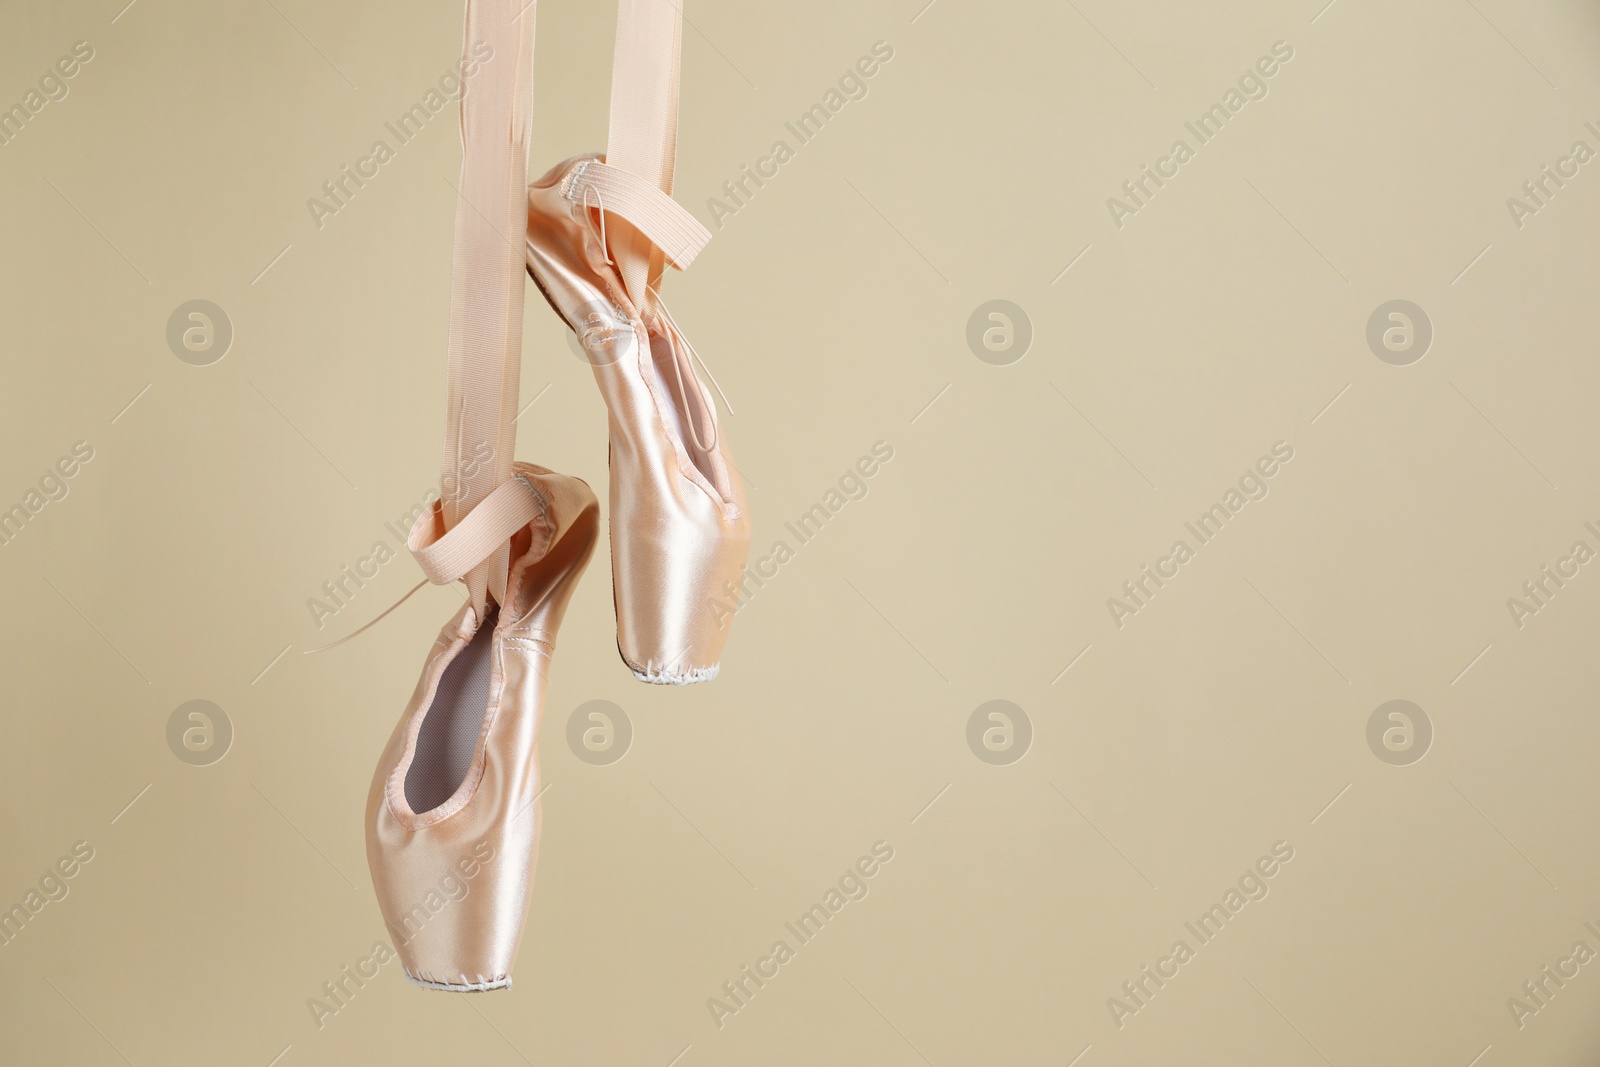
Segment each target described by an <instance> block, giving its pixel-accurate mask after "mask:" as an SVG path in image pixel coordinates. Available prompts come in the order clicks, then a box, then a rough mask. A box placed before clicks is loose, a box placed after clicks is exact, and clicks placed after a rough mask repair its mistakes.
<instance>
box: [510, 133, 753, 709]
mask: <svg viewBox="0 0 1600 1067" xmlns="http://www.w3.org/2000/svg"><path fill="white" fill-rule="evenodd" d="M606 213H615V214H616V215H618V216H620V217H622V218H624V219H626V220H627V221H628V222H629V223H631V224H633V225H635V226H637V227H638V228H639V230H640V231H641V232H644V233H646V234H647V235H648V236H649V237H650V238H651V239H652V240H654V241H656V243H657V244H658V245H659V246H660V247H661V248H662V249H663V250H664V251H665V252H666V253H667V258H668V261H669V262H672V263H673V264H674V265H676V266H680V267H682V266H687V261H688V260H689V259H692V258H693V255H694V253H695V252H697V251H698V250H699V246H701V245H703V243H704V241H705V240H707V239H709V237H710V234H709V233H706V232H705V228H704V227H702V226H701V225H700V224H699V223H698V222H697V221H696V220H695V219H694V217H693V216H692V215H690V214H689V213H688V212H686V211H684V210H683V209H682V208H681V207H679V206H678V205H677V204H676V203H675V202H673V200H672V198H671V197H669V196H667V195H666V194H664V193H661V192H660V191H659V190H657V189H654V188H653V187H649V186H646V185H645V184H643V183H641V182H639V181H638V180H637V179H635V178H632V177H631V176H630V175H628V174H626V173H625V172H622V171H621V170H619V169H618V168H614V167H609V166H607V165H606V164H605V163H604V162H603V160H602V159H601V158H600V157H599V156H580V157H577V158H574V159H570V160H567V161H566V162H565V163H562V164H560V165H558V166H557V167H555V168H554V169H553V170H551V171H550V172H549V173H548V174H546V175H545V176H544V177H542V178H540V179H539V180H538V181H535V182H533V183H532V184H530V186H529V187H528V238H527V261H528V273H529V274H531V275H532V276H533V279H534V281H535V282H536V283H537V284H538V286H539V289H540V291H541V292H543V293H544V296H545V299H546V300H547V301H549V303H550V306H551V307H552V308H554V309H555V312H556V314H558V315H560V316H561V318H562V319H563V320H564V321H565V322H566V323H567V325H568V326H569V327H571V328H572V330H573V332H574V333H575V334H576V335H577V337H578V340H579V341H580V343H581V344H582V346H583V349H584V352H585V354H586V355H587V358H588V360H589V362H590V364H591V365H592V366H593V368H594V376H595V381H596V382H598V383H599V385H600V393H601V395H602V397H604V399H605V402H606V407H607V409H608V411H609V413H610V441H611V444H610V464H611V516H610V523H611V574H612V591H613V597H614V599H615V603H616V613H617V651H618V652H619V653H620V654H621V656H622V660H623V662H624V663H626V664H627V665H628V667H629V668H630V669H631V670H632V671H633V675H634V677H635V678H638V679H639V680H640V681H643V682H652V683H656V684H663V685H685V684H688V683H692V682H704V681H710V680H711V679H712V678H715V677H716V675H717V671H718V669H719V667H720V665H721V656H722V648H723V644H724V642H725V641H726V640H727V636H728V627H729V623H730V621H731V619H732V617H733V613H734V606H735V605H736V604H737V603H738V597H737V596H736V595H735V594H736V591H737V589H738V587H739V585H740V583H741V582H742V581H743V580H744V569H745V560H746V558H747V556H748V555H749V548H750V520H749V515H748V512H747V511H746V507H745V500H744V493H743V490H742V489H741V487H740V485H739V481H738V479H737V477H736V474H735V471H734V468H733V464H732V462H731V461H730V458H729V454H728V445H727V438H726V437H725V436H724V435H723V434H722V433H721V432H720V431H719V428H718V423H717V413H716V408H715V406H714V405H713V404H712V402H711V399H710V397H709V396H708V395H707V393H706V391H705V388H704V387H703V386H702V385H701V384H700V381H699V379H698V378H697V377H696V375H695V372H694V367H693V365H692V364H691V363H690V355H691V354H692V353H693V349H692V348H691V347H690V346H689V343H688V342H687V341H686V340H685V339H684V337H683V335H682V333H681V332H679V330H678V328H677V325H676V324H675V323H674V322H673V321H672V317H671V315H670V313H668V312H666V310H665V308H664V307H661V308H660V309H659V310H658V311H655V312H652V313H650V317H649V318H646V315H645V314H643V313H641V310H640V309H639V308H638V307H637V306H636V305H635V303H634V302H633V301H631V300H630V299H629V298H628V295H627V290H626V288H625V287H624V285H623V282H622V279H621V276H620V275H619V273H618V270H617V268H616V266H615V264H614V263H613V262H612V260H611V257H610V256H609V255H608V253H607V249H606V244H605V234H604V229H603V227H604V224H605V223H604V217H605V214H606ZM696 358H698V357H696Z"/></svg>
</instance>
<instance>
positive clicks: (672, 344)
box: [650, 289, 733, 452]
mask: <svg viewBox="0 0 1600 1067" xmlns="http://www.w3.org/2000/svg"><path fill="white" fill-rule="evenodd" d="M650 292H651V293H653V294H654V295H655V298H656V311H657V312H659V313H660V318H661V319H663V320H665V322H666V327H667V328H666V329H665V330H664V331H662V332H663V336H665V337H666V339H667V348H668V349H670V350H671V352H672V368H673V370H674V372H675V373H676V375H677V378H678V392H679V394H680V395H682V396H683V398H684V399H685V400H687V399H688V398H689V392H688V390H687V389H686V388H685V387H684V372H685V371H687V372H688V377H689V380H690V381H692V382H694V385H695V389H696V390H698V391H699V394H700V402H701V403H702V404H703V405H704V406H705V408H706V411H707V419H708V421H709V422H710V423H711V440H710V441H709V442H706V441H702V440H700V430H699V428H698V427H697V426H696V425H695V422H696V420H695V417H694V414H693V413H692V412H691V413H690V415H689V436H691V437H693V438H694V443H695V444H696V445H699V446H700V450H701V451H702V452H710V451H711V450H712V449H714V448H716V447H717V418H716V405H715V404H714V403H712V401H711V396H710V394H708V393H707V392H706V387H705V386H704V385H702V384H700V379H699V378H697V377H696V376H695V373H694V364H695V363H698V364H699V365H700V369H701V370H702V371H704V372H705V375H706V377H707V378H710V379H711V384H712V385H714V386H716V389H717V395H718V396H720V397H722V406H723V407H725V408H727V409H728V414H729V415H732V414H733V405H732V404H730V403H728V394H727V393H724V392H723V391H722V385H721V383H720V382H718V381H717V376H716V375H715V374H712V373H711V368H710V367H708V366H706V361H705V360H703V359H701V358H700V353H699V352H696V351H695V348H694V345H693V344H691V343H690V342H689V339H688V338H687V337H685V336H684V335H683V331H682V330H680V329H678V322H677V320H676V319H674V318H673V317H672V312H670V311H668V310H667V302H666V301H665V300H663V299H661V290H660V289H651V290H650ZM657 325H660V323H659V322H658V323H657ZM674 338H675V339H676V340H674ZM680 342H681V343H682V345H683V347H684V348H685V349H688V355H687V356H685V355H684V353H683V352H682V351H680V350H679V349H678V344H679V343H680ZM691 359H692V360H693V363H691V362H690V360H691Z"/></svg>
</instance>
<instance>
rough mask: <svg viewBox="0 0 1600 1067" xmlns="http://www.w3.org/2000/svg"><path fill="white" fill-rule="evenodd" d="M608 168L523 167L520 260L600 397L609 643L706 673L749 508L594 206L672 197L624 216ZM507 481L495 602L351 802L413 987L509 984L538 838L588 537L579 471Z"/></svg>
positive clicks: (640, 670) (443, 645)
mask: <svg viewBox="0 0 1600 1067" xmlns="http://www.w3.org/2000/svg"><path fill="white" fill-rule="evenodd" d="M586 174H587V175H589V178H586V177H585V175H586ZM615 177H616V176H615V175H613V174H610V173H609V168H606V167H605V165H604V163H603V162H602V161H601V160H600V159H599V158H598V157H581V158H579V159H575V160H569V161H567V162H566V163H563V164H561V165H559V166H558V167H556V168H555V169H554V170H552V171H551V172H550V173H549V174H547V175H546V176H545V177H543V178H541V179H539V180H538V181H536V182H534V183H532V185H531V186H530V187H529V208H528V237H527V265H528V271H529V273H530V274H532V275H533V278H534V281H535V282H536V283H537V284H538V286H539V289H540V291H541V292H543V293H544V295H545V298H546V299H547V300H548V301H549V302H550V305H551V307H553V308H554V309H555V311H556V313H557V314H558V315H560V316H561V317H562V319H563V320H564V321H565V322H566V323H567V324H568V325H569V326H570V327H572V329H573V330H574V331H575V332H576V333H577V335H578V337H579V339H580V341H581V342H582V344H583V347H584V350H585V351H586V353H587V354H588V356H589V361H590V363H591V364H592V365H593V368H594V374H595V378H596V380H597V381H598V383H599V385H600V391H601V394H602V395H603V396H604V398H605V402H606V406H607V408H608V410H609V413H610V465H611V494H610V495H611V514H610V520H611V564H612V581H613V593H614V597H615V603H616V613H617V648H618V651H619V652H620V654H621V656H622V659H623V661H624V662H625V663H626V664H627V665H628V667H629V668H630V669H631V670H632V671H633V673H634V676H635V677H637V678H639V679H640V680H641V681H645V682H652V683H657V684H673V685H682V684H687V683H691V682H701V681H709V680H711V679H712V678H714V677H715V676H716V674H717V670H718V666H719V661H720V656H721V652H722V647H723V642H724V640H725V638H726V634H727V631H726V628H725V623H726V619H725V618H722V619H719V617H718V615H717V613H716V612H714V611H713V610H712V602H713V601H714V600H716V599H717V598H720V597H721V596H722V595H723V593H724V583H725V582H729V581H731V582H733V583H735V584H737V583H738V582H739V581H740V579H741V578H742V577H743V571H744V564H745V558H746V554H747V551H748V547H749V539H750V529H749V519H748V516H747V514H746V511H745V503H744V497H743V493H742V491H741V489H740V487H739V485H738V483H737V482H736V481H735V480H734V478H733V476H732V475H733V468H732V465H731V463H730V462H729V459H728V455H727V451H726V445H725V443H724V442H723V441H722V439H721V437H720V435H719V434H718V433H717V419H716V412H715V409H714V407H713V406H712V404H711V402H710V400H709V397H708V396H707V395H706V393H705V391H704V388H703V387H702V386H701V385H700V383H699V380H698V378H697V377H696V376H695V374H694V371H693V368H692V366H690V365H689V363H688V357H687V354H686V352H685V350H686V349H688V344H687V342H686V341H684V339H683V337H682V335H681V334H680V333H679V332H678V330H677V327H676V325H674V324H673V323H672V320H671V316H670V315H669V314H666V313H665V312H664V311H661V312H655V311H641V309H639V308H638V307H636V306H635V304H634V302H632V301H630V300H629V298H628V296H627V290H626V288H625V286H624V285H623V283H622V280H621V277H620V275H619V273H618V271H617V269H616V267H615V265H614V264H613V263H612V260H611V256H610V255H609V253H608V251H607V249H606V246H605V237H604V233H603V227H604V213H603V212H602V211H601V210H600V208H599V206H598V205H599V203H600V202H601V201H602V200H604V202H605V210H613V208H614V204H615V205H616V206H619V207H620V208H622V209H623V210H622V211H620V212H619V215H620V217H624V218H628V220H629V221H630V222H633V221H634V218H635V217H636V218H638V219H640V220H641V221H642V222H643V225H641V227H640V229H641V230H642V231H644V232H648V233H651V234H652V239H655V238H656V237H657V236H659V237H660V239H661V240H663V241H667V242H669V243H670V242H671V241H672V240H673V235H672V234H671V232H669V231H670V230H671V224H672V223H674V222H678V223H681V222H682V220H681V219H674V218H669V217H668V216H669V215H670V213H671V211H672V210H678V211H681V209H677V208H676V205H673V207H672V208H667V207H665V206H664V205H662V204H659V203H656V202H655V201H654V200H653V199H652V194H650V193H649V192H648V191H647V192H640V191H639V190H633V193H634V194H637V195H636V196H635V199H639V200H640V201H641V203H642V204H643V205H644V206H642V207H640V208H639V209H638V210H637V211H633V212H632V217H630V210H631V209H630V207H629V205H630V203H631V201H630V194H629V191H628V190H627V189H622V190H621V191H619V190H618V189H616V188H613V187H612V186H611V185H608V184H606V181H607V180H608V178H609V179H615ZM607 191H609V192H610V194H611V195H610V198H609V199H606V197H605V195H604V194H605V193H606V192H607ZM655 195H657V196H664V194H655ZM665 199H666V201H667V203H669V204H670V198H665ZM652 211H654V212H655V214H654V215H652ZM683 214H684V215H687V213H683ZM663 219H666V223H665V224H663V222H662V220H663ZM663 225H665V227H666V228H665V229H663ZM683 225H687V224H683ZM695 225H698V224H695ZM690 258H692V253H691V254H690ZM647 316H648V318H647ZM689 351H692V350H689ZM514 480H515V481H516V482H518V483H520V487H512V488H513V489H514V490H515V491H516V492H518V493H521V494H523V497H524V505H525V506H528V507H529V513H531V514H532V515H533V516H534V517H533V518H532V519H531V520H530V521H528V522H527V523H526V525H523V526H521V527H520V528H519V529H518V530H517V531H516V532H515V533H514V534H513V535H512V537H511V565H510V569H509V572H508V576H507V581H506V587H505V595H504V597H503V599H502V602H501V603H499V604H495V603H494V602H493V601H491V602H490V603H489V606H488V609H487V610H486V611H484V612H483V613H482V614H483V617H482V618H479V617H478V614H479V613H478V612H476V611H475V610H474V608H473V605H472V604H471V603H470V602H469V603H468V604H466V605H465V606H463V607H462V608H461V610H460V611H459V612H457V613H456V615H455V617H454V618H452V619H451V620H450V621H449V622H448V623H447V624H445V627H444V629H443V630H441V631H440V635H439V639H438V641H437V642H435V644H434V647H433V649H432V651H431V652H430V653H429V655H428V658H427V661H426V663H425V665H424V667H423V671H422V677H421V680H420V681H419V682H418V683H417V688H416V691H415V693H414V694H413V695H412V697H411V701H410V703H409V705H408V706H407V708H406V711H405V713H404V715H402V716H401V718H400V722H399V724H398V726H396V728H395V731H394V733H393V735H392V736H391V737H390V739H389V743H388V746H387V747H386V748H385V750H384V752H383V756H382V757H381V759H380V760H379V762H378V767H377V771H376V773H375V775H374V777H373V781H372V788H371V791H370V793H369V796H368V801H367V859H368V864H369V866H370V867H371V870H372V877H373V883H374V886H375V888H376V890H377V896H378V902H379V905H380V907H381V909H382V912H383V917H384V921H385V925H386V926H387V927H388V929H389V933H390V936H391V938H392V939H393V942H394V946H395V949H396V950H397V952H398V954H399V956H400V960H401V964H402V966H403V967H404V969H405V972H406V976H407V977H408V978H409V979H411V980H412V981H413V982H416V983H418V984H420V985H424V986H428V987H430V988H437V989H448V990H460V991H466V990H488V989H499V988H504V987H507V986H509V985H510V984H511V969H512V964H513V962H514V960H515V958H516V953H517V947H518V943H519V942H520V940H521V935H522V925H523V917H524V914H525V912H526V910H527V905H528V899H529V893H530V889H531V886H532V881H533V868H534V860H535V857H536V854H537V848H538V838H539V827H540V821H541V820H540V819H539V818H538V812H537V809H536V807H535V803H534V802H535V799H536V798H537V796H538V794H539V790H540V783H539V769H538V727H539V722H540V719H541V718H542V712H543V706H544V697H545V679H546V671H547V668H548V664H549V659H550V655H551V653H552V651H553V649H554V645H555V636H556V631H557V629H558V628H559V626H560V624H561V619H562V616H563V615H564V614H565V611H566V607H567V604H568V602H569V601H570V599H571V597H572V593H573V591H574V589H575V588H576V586H577V582H578V579H579V577H580V575H581V574H582V573H583V570H584V567H585V566H586V565H587V563H588V561H589V557H590V555H591V553H592V551H593V548H594V545H595V542H596V540H597V538H598V533H599V504H598V503H597V501H596V500H595V497H594V494H593V493H592V492H591V491H590V489H589V487H588V486H587V485H586V484H584V483H583V482H582V481H580V480H578V479H576V478H569V477H566V476H564V475H560V474H555V473H552V472H550V471H547V470H545V469H543V468H540V467H535V466H532V465H530V464H521V463H519V464H517V467H516V478H515V479H514ZM480 507H482V505H480ZM476 513H477V512H476V509H475V510H474V512H473V513H471V514H469V517H468V519H466V520H463V523H466V522H467V521H469V520H470V519H471V517H472V515H475V514H476ZM434 521H436V519H435V515H432V514H430V515H425V516H423V518H422V519H421V520H419V526H420V525H421V524H423V523H431V522H434ZM415 538H416V532H415V531H413V540H414V541H415ZM723 614H724V616H725V614H726V613H725V612H724V613H723Z"/></svg>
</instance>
